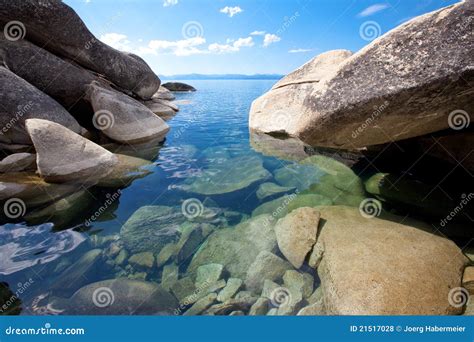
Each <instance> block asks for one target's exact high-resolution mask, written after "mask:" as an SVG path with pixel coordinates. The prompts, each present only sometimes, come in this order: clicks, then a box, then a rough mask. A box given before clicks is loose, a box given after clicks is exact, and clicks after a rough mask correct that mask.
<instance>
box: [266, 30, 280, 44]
mask: <svg viewBox="0 0 474 342" xmlns="http://www.w3.org/2000/svg"><path fill="white" fill-rule="evenodd" d="M280 40H281V38H280V37H278V36H277V35H276V34H273V33H267V34H265V38H264V39H263V47H268V46H269V45H270V44H273V43H277V42H279V41H280Z"/></svg>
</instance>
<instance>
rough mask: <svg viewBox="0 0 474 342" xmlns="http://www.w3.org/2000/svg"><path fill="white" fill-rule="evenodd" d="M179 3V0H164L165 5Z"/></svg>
mask: <svg viewBox="0 0 474 342" xmlns="http://www.w3.org/2000/svg"><path fill="white" fill-rule="evenodd" d="M177 4H178V0H163V7H170V6H174V5H177Z"/></svg>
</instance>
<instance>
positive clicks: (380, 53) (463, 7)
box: [250, 1, 474, 149]
mask: <svg viewBox="0 0 474 342" xmlns="http://www.w3.org/2000/svg"><path fill="white" fill-rule="evenodd" d="M440 42H442V43H440ZM317 59H323V60H327V62H326V63H324V64H323V63H321V66H320V67H319V66H316V67H314V68H309V67H304V68H302V69H301V70H300V71H301V73H300V72H295V73H293V74H292V75H290V76H289V77H288V79H289V81H288V82H286V83H287V84H285V81H284V80H283V82H281V83H280V84H279V85H278V84H277V87H276V89H273V90H271V91H270V92H269V93H267V94H265V95H263V96H262V97H260V98H259V99H257V100H256V101H255V102H254V103H253V105H252V109H251V113H250V128H251V129H253V130H258V131H262V132H266V133H285V134H288V135H291V136H295V137H298V138H300V139H301V140H303V141H304V142H306V143H308V144H310V145H312V146H315V145H318V146H327V147H335V148H345V149H354V148H360V147H364V146H369V145H375V144H382V143H386V142H391V141H396V140H401V139H406V138H410V137H414V136H420V135H424V134H427V133H430V132H435V131H439V130H443V129H446V128H449V125H450V120H448V118H449V114H450V113H451V112H452V111H454V110H458V109H464V110H467V108H472V107H473V97H472V91H471V86H470V84H471V83H472V82H473V75H474V73H473V72H472V65H473V62H474V41H473V40H472V4H470V1H465V2H461V3H458V4H455V5H452V6H449V7H446V8H443V9H440V10H438V11H435V12H432V13H429V14H426V15H423V16H420V17H417V18H414V19H412V20H410V21H409V22H407V23H405V24H403V25H401V26H399V27H397V28H396V29H394V30H392V31H390V32H388V33H387V34H385V35H383V36H382V37H380V38H378V39H376V40H374V41H373V42H372V43H371V44H369V45H368V46H367V47H365V48H363V49H362V50H360V51H359V52H357V53H356V54H354V55H352V56H351V57H349V56H348V54H342V53H340V52H337V51H335V52H334V51H333V52H328V53H325V54H323V55H320V56H318V57H317ZM314 63H316V61H314ZM328 64H329V65H330V67H326V68H327V71H328V72H327V73H326V72H324V68H325V66H326V65H328ZM317 68H321V69H323V70H322V71H321V73H322V77H321V78H320V80H319V82H315V81H314V80H313V79H312V77H311V74H312V73H315V70H316V69H317ZM335 70H336V71H335ZM334 71H335V72H334ZM306 74H309V76H307V75H306ZM298 81H301V82H303V83H297V82H298ZM467 115H469V114H467ZM471 115H472V113H471ZM467 119H470V118H467ZM471 121H472V120H471Z"/></svg>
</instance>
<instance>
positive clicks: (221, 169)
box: [182, 156, 271, 195]
mask: <svg viewBox="0 0 474 342" xmlns="http://www.w3.org/2000/svg"><path fill="white" fill-rule="evenodd" d="M270 176H271V174H270V172H268V171H267V170H266V169H265V168H264V167H263V162H262V160H261V159H260V158H258V157H256V156H252V157H236V158H231V159H227V160H226V161H225V162H223V163H217V164H212V167H210V168H208V169H205V170H204V172H203V174H201V175H199V176H196V177H194V178H191V179H190V180H189V181H188V182H186V184H184V185H183V186H182V188H183V190H185V191H189V192H194V193H199V194H203V195H217V194H226V193H230V192H234V191H237V190H241V189H245V188H247V187H248V186H250V185H252V184H254V183H256V182H259V181H263V180H266V179H268V178H270Z"/></svg>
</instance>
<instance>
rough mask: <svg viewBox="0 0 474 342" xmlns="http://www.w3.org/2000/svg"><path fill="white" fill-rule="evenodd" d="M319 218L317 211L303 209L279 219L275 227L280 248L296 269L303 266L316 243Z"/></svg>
mask: <svg viewBox="0 0 474 342" xmlns="http://www.w3.org/2000/svg"><path fill="white" fill-rule="evenodd" d="M319 217H320V215H319V212H318V211H317V210H316V209H313V208H307V207H303V208H299V209H296V210H294V211H292V212H291V213H289V214H288V215H286V216H285V217H284V218H282V219H279V220H278V222H277V223H276V225H275V233H276V237H277V241H278V247H279V248H280V251H281V252H282V253H283V255H284V256H285V257H286V258H287V259H288V261H290V262H291V264H292V265H293V266H294V267H295V268H300V267H301V266H303V262H304V260H305V258H306V256H307V255H308V253H309V252H310V251H311V250H312V248H313V246H314V244H315V243H316V235H317V233H318V224H319Z"/></svg>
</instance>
